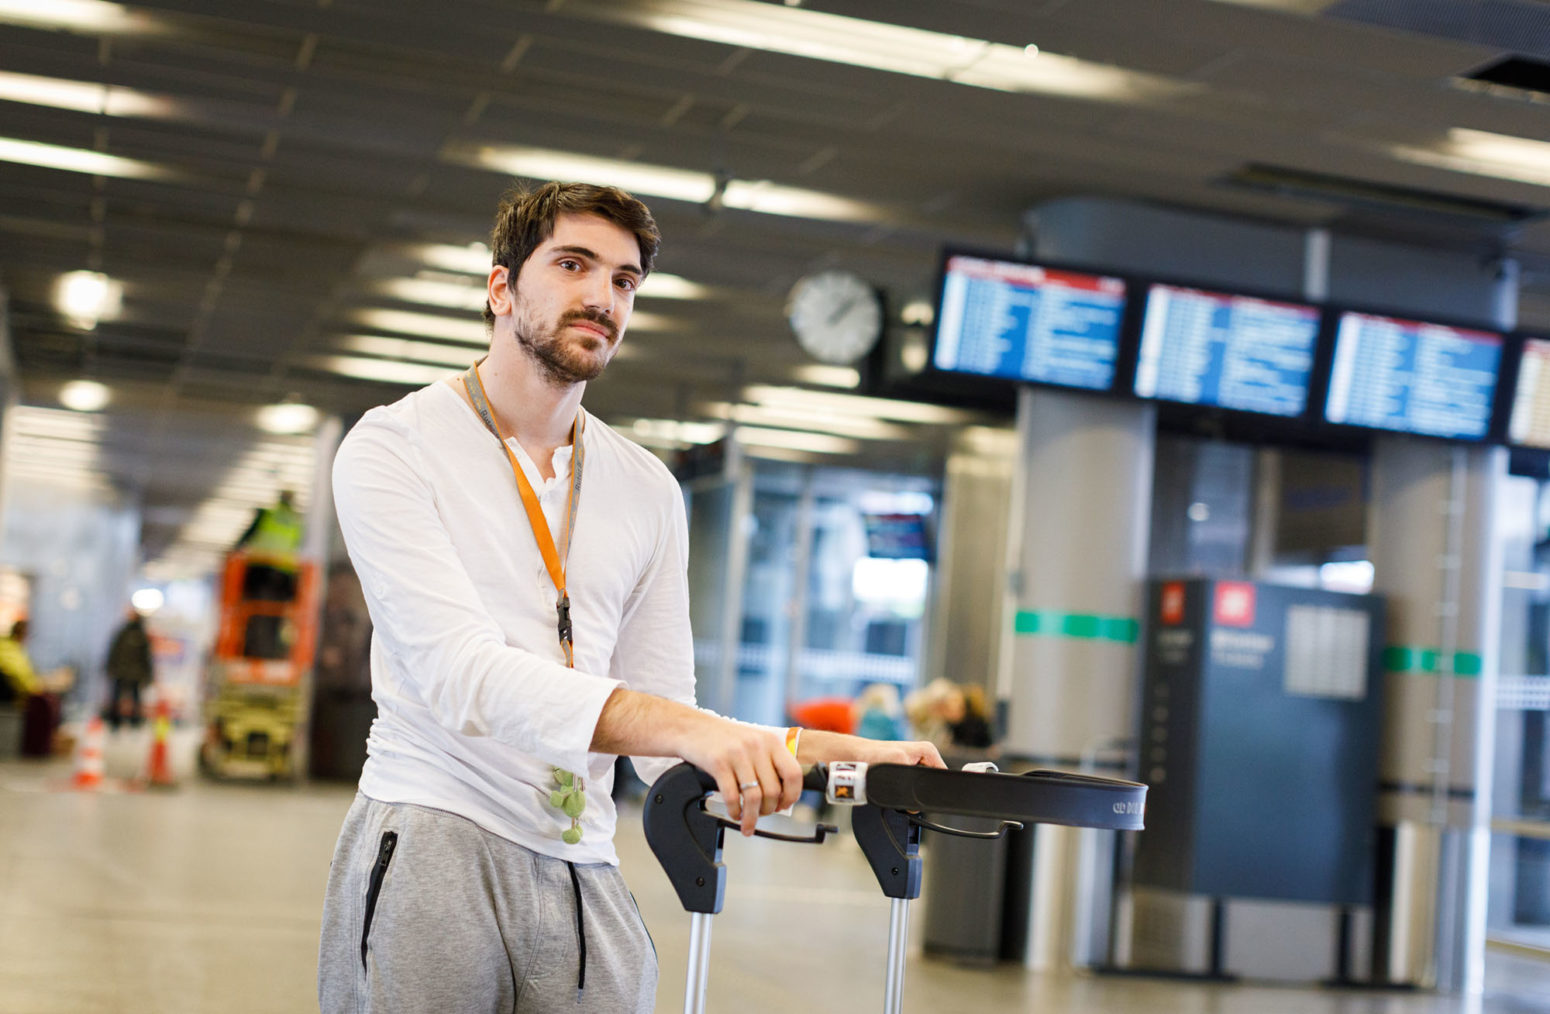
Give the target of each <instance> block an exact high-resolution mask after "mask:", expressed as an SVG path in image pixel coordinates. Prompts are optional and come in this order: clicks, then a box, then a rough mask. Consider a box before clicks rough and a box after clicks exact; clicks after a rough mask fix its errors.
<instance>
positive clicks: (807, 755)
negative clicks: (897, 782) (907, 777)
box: [797, 729, 947, 768]
mask: <svg viewBox="0 0 1550 1014" xmlns="http://www.w3.org/2000/svg"><path fill="white" fill-rule="evenodd" d="M797 760H799V761H801V762H802V763H803V764H816V763H827V762H829V761H862V762H864V763H867V764H924V765H925V766H926V767H928V768H945V767H947V765H946V764H944V763H943V762H942V755H941V753H939V752H938V751H937V748H936V747H935V746H934V745H933V744H931V743H925V742H908V741H896V740H883V739H866V738H864V737H862V736H845V735H842V734H840V733H837V732H824V731H823V730H821V729H803V730H802V739H801V742H800V743H799V744H798V750H797Z"/></svg>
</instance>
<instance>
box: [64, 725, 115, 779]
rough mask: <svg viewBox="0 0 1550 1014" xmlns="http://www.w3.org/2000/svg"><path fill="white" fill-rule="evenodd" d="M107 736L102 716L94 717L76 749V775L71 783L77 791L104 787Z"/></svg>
mask: <svg viewBox="0 0 1550 1014" xmlns="http://www.w3.org/2000/svg"><path fill="white" fill-rule="evenodd" d="M107 735H108V733H107V730H106V729H105V728H103V725H102V716H101V715H93V716H92V718H91V721H89V722H87V723H86V729H85V731H84V732H82V733H81V742H80V743H79V744H78V745H77V746H76V748H75V775H74V776H73V777H72V778H71V780H70V781H71V784H72V785H74V786H75V787H76V788H77V789H98V788H101V787H102V747H103V744H104V742H105V741H106V740H107Z"/></svg>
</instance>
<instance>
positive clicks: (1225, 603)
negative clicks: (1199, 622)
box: [1215, 581, 1254, 627]
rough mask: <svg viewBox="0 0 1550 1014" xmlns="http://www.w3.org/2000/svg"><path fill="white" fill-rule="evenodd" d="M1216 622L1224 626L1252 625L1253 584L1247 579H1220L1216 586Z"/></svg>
mask: <svg viewBox="0 0 1550 1014" xmlns="http://www.w3.org/2000/svg"><path fill="white" fill-rule="evenodd" d="M1215 616H1216V622H1217V623H1219V624H1221V625H1222V626H1224V627H1252V626H1253V625H1254V586H1253V585H1252V584H1249V583H1248V582H1247V581H1221V582H1218V583H1217V586H1216V608H1215Z"/></svg>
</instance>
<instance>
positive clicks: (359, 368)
mask: <svg viewBox="0 0 1550 1014" xmlns="http://www.w3.org/2000/svg"><path fill="white" fill-rule="evenodd" d="M307 364H308V365H309V366H311V367H312V368H313V369H317V370H326V371H328V372H329V373H338V374H341V375H343V376H346V377H356V378H358V379H360V380H375V381H379V382H381V383H384V384H411V385H415V386H421V385H424V384H434V383H436V381H438V380H445V379H446V378H448V377H451V376H454V375H455V374H454V371H452V370H449V369H446V368H445V367H441V366H428V365H426V364H424V363H395V362H393V361H392V360H390V359H365V358H362V357H360V356H314V357H313V358H312V359H310V360H308V361H307Z"/></svg>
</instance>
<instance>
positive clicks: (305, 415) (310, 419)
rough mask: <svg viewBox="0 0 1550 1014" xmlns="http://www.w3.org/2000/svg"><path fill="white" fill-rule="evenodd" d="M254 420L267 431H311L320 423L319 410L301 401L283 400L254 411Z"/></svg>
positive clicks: (260, 427)
mask: <svg viewBox="0 0 1550 1014" xmlns="http://www.w3.org/2000/svg"><path fill="white" fill-rule="evenodd" d="M253 422H254V423H256V424H257V426H258V428H259V429H261V430H263V431H264V432H265V433H310V432H312V429H313V428H314V427H315V426H317V424H318V410H317V409H315V408H313V407H312V406H311V405H303V404H301V403H300V402H294V401H287V402H281V403H279V404H277V405H265V406H264V407H263V408H261V409H259V410H258V411H257V412H255V413H253Z"/></svg>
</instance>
